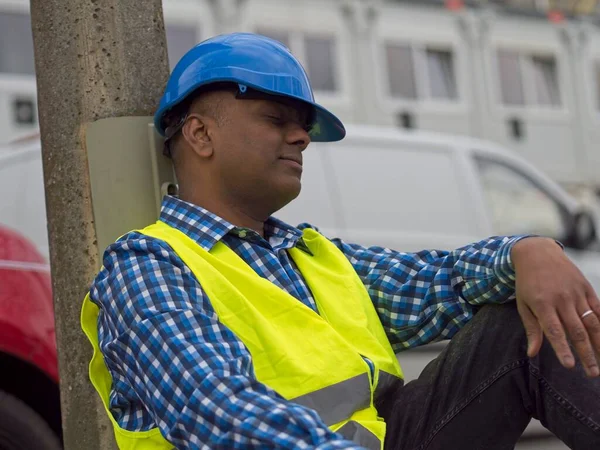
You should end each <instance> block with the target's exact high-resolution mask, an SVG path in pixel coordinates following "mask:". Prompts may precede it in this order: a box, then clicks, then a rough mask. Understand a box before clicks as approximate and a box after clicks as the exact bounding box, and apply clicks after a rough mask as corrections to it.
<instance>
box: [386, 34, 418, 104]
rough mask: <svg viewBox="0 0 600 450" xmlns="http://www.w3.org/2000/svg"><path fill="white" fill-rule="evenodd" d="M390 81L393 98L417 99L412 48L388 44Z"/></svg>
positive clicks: (387, 55)
mask: <svg viewBox="0 0 600 450" xmlns="http://www.w3.org/2000/svg"><path fill="white" fill-rule="evenodd" d="M385 53H386V58H387V68H388V71H387V73H388V81H389V88H390V94H391V95H392V96H393V97H400V98H407V99H416V98H417V84H416V82H415V62H414V58H413V51H412V48H411V47H410V46H408V45H404V44H394V43H387V44H386V46H385Z"/></svg>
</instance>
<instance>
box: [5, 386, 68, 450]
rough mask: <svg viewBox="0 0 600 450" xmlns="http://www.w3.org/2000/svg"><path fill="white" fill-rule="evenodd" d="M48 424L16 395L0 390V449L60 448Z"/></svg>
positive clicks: (55, 449)
mask: <svg viewBox="0 0 600 450" xmlns="http://www.w3.org/2000/svg"><path fill="white" fill-rule="evenodd" d="M61 448H62V447H61V445H60V443H59V441H58V438H57V437H56V435H55V434H54V433H53V432H52V430H51V429H50V427H49V426H48V424H47V423H46V421H45V420H44V419H42V418H41V417H40V416H39V415H38V414H37V413H36V412H35V411H34V410H33V409H31V408H30V407H29V406H27V405H26V404H25V403H23V402H22V401H21V400H19V399H18V398H16V397H13V396H12V395H10V394H7V393H6V392H4V391H0V450H32V449H36V450H60V449H61Z"/></svg>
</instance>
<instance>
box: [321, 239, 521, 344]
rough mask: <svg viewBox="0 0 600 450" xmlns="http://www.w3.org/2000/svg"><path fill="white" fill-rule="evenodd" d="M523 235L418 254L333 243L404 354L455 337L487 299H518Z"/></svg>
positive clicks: (341, 242) (490, 300)
mask: <svg viewBox="0 0 600 450" xmlns="http://www.w3.org/2000/svg"><path fill="white" fill-rule="evenodd" d="M523 237H524V236H516V237H493V238H489V239H486V240H483V241H480V242H477V243H474V244H471V245H468V246H465V247H461V248H459V249H457V250H454V251H450V252H449V251H438V250H424V251H421V252H418V253H401V252H397V251H393V250H390V249H385V248H382V247H369V248H367V247H362V246H360V245H355V244H348V243H345V242H343V241H342V240H340V239H333V240H332V242H333V243H334V244H335V245H336V246H337V247H338V248H339V249H340V250H342V252H343V253H344V254H345V255H346V257H347V258H348V259H349V260H350V262H351V263H352V265H353V266H354V269H355V270H356V272H357V273H358V275H359V276H360V278H361V279H362V281H363V283H364V284H365V286H366V288H367V290H368V291H369V294H370V296H371V299H372V300H373V303H374V304H375V308H376V309H377V312H378V314H379V317H380V319H381V322H382V324H383V327H384V329H385V331H386V333H387V335H388V338H389V339H390V342H391V344H392V347H393V349H394V351H396V352H399V351H401V350H405V349H408V348H413V347H417V346H420V345H424V344H427V343H430V342H435V341H439V340H442V339H450V338H451V337H452V336H453V335H454V334H455V333H456V332H457V331H458V330H460V329H461V328H462V327H463V326H464V325H465V324H466V323H467V322H468V321H469V320H470V319H471V318H472V317H473V315H474V314H475V312H476V310H477V307H478V306H480V305H482V304H484V303H503V302H507V301H510V300H514V298H515V272H514V269H513V266H512V262H511V257H510V255H511V250H512V248H513V246H514V245H515V243H516V242H518V241H519V240H520V239H522V238H523Z"/></svg>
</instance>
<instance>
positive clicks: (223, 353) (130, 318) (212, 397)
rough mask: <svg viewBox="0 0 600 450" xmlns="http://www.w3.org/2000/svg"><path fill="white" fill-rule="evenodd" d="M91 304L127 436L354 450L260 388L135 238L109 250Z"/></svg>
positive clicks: (192, 284)
mask: <svg viewBox="0 0 600 450" xmlns="http://www.w3.org/2000/svg"><path fill="white" fill-rule="evenodd" d="M91 297H92V300H93V301H94V302H95V303H97V304H98V305H99V306H100V316H99V341H100V347H101V349H102V353H103V355H104V358H105V361H106V364H107V366H108V368H109V371H110V372H111V375H112V377H113V380H114V383H113V392H112V393H111V408H112V411H113V412H114V414H115V417H116V419H117V421H118V422H119V423H120V424H121V426H123V427H124V428H126V429H130V430H141V429H148V428H151V427H153V426H158V427H160V429H161V431H162V434H163V435H164V436H165V437H166V438H167V440H168V441H169V442H171V443H172V444H174V445H175V446H177V448H215V449H217V448H227V449H235V448H244V449H246V448H257V447H262V448H266V447H278V448H298V447H299V446H301V445H302V444H304V445H305V446H306V447H310V448H318V449H322V450H325V449H341V448H343V449H350V448H353V449H358V448H359V447H357V446H356V445H354V444H353V443H352V442H349V441H346V440H343V439H341V438H340V436H339V435H336V434H334V433H332V432H331V431H330V430H329V429H328V428H327V426H326V425H325V424H324V423H323V422H322V421H321V419H320V418H319V417H318V415H317V414H316V413H315V412H314V411H312V410H310V409H307V408H304V407H302V406H299V405H297V404H294V403H291V402H288V401H286V400H285V399H284V398H282V397H281V396H279V395H278V394H277V393H276V392H274V391H273V390H271V389H269V388H268V387H267V386H265V385H263V384H261V383H259V382H258V381H257V380H256V378H255V377H254V372H253V368H252V361H251V357H250V354H249V353H248V350H247V349H246V347H245V346H244V344H243V343H242V342H241V341H240V340H239V339H237V337H236V336H235V335H234V334H233V333H232V332H231V331H230V330H229V329H227V328H226V327H225V326H224V325H223V324H221V323H220V322H219V321H218V318H217V316H216V314H215V312H214V310H213V308H212V306H211V304H210V301H209V299H208V298H207V296H206V294H205V293H204V292H203V290H202V288H201V286H200V285H199V283H198V281H197V280H196V278H195V277H194V275H193V274H192V273H191V272H190V270H189V269H188V268H187V267H186V266H185V265H184V263H183V262H182V261H181V259H180V258H179V257H178V256H177V255H176V254H174V252H173V251H172V250H171V249H170V248H169V247H168V246H167V245H166V244H165V243H163V242H161V241H157V240H154V239H151V238H147V237H145V236H141V235H139V234H135V233H132V234H130V235H128V236H126V237H125V238H124V239H122V240H121V241H119V242H118V243H116V244H113V245H112V246H111V247H110V248H109V249H108V250H107V252H106V253H105V255H104V268H103V270H102V272H101V273H100V274H99V276H98V278H97V279H96V281H95V283H94V286H93V288H92V291H91ZM132 405H133V406H132Z"/></svg>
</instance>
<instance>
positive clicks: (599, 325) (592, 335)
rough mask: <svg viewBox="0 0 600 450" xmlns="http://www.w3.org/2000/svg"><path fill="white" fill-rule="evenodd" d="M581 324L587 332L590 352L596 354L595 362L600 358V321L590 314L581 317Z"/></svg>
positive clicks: (593, 314)
mask: <svg viewBox="0 0 600 450" xmlns="http://www.w3.org/2000/svg"><path fill="white" fill-rule="evenodd" d="M588 311H589V310H588ZM584 312H585V311H584ZM581 322H583V325H584V326H585V328H586V330H587V333H588V336H589V339H590V342H591V344H592V350H593V351H594V352H595V353H596V360H598V358H600V319H599V318H598V316H597V315H596V314H595V313H592V314H588V315H587V316H585V317H582V318H581Z"/></svg>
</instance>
